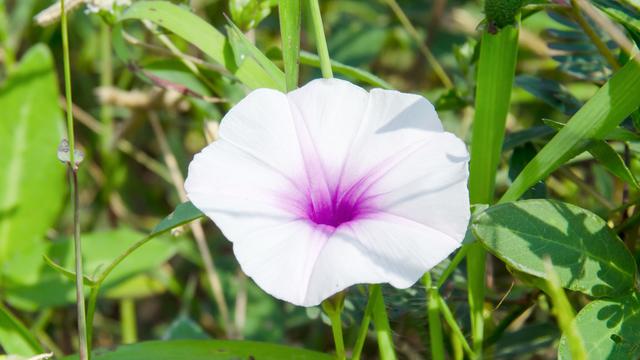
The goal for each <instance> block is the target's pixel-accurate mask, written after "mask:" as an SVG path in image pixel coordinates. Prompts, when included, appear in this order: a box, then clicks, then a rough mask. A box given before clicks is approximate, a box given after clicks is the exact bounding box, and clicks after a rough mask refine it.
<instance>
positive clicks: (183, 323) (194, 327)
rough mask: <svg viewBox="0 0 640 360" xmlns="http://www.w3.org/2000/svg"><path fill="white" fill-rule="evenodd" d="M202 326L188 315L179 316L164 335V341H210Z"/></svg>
mask: <svg viewBox="0 0 640 360" xmlns="http://www.w3.org/2000/svg"><path fill="white" fill-rule="evenodd" d="M210 338H211V337H210V336H209V335H207V333H205V332H204V330H202V328H201V327H200V325H198V323H196V322H195V321H193V320H191V318H189V317H188V316H186V315H179V316H178V317H177V318H176V319H175V320H174V321H173V322H172V323H171V325H169V328H167V330H166V331H165V333H164V335H162V340H180V339H210Z"/></svg>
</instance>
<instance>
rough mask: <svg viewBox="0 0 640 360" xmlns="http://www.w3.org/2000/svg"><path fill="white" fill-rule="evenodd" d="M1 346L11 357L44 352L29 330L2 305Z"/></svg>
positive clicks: (0, 323)
mask: <svg viewBox="0 0 640 360" xmlns="http://www.w3.org/2000/svg"><path fill="white" fill-rule="evenodd" d="M0 345H1V346H2V349H4V351H5V353H7V354H10V355H20V356H32V355H37V354H41V353H43V352H44V351H43V350H42V347H41V346H40V344H39V343H38V340H36V339H35V338H34V337H33V335H32V334H31V332H30V331H29V329H27V328H26V327H25V326H24V325H23V324H22V323H21V322H20V320H18V319H17V318H16V317H15V316H13V314H11V312H9V309H7V308H6V307H4V305H2V304H0Z"/></svg>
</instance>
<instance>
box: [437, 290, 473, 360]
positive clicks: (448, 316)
mask: <svg viewBox="0 0 640 360" xmlns="http://www.w3.org/2000/svg"><path fill="white" fill-rule="evenodd" d="M437 297H438V307H439V308H440V312H442V317H443V318H444V320H445V321H446V322H447V325H449V327H450V328H451V331H453V334H454V335H455V336H456V337H457V338H458V340H459V341H460V343H461V344H462V348H463V349H464V351H465V352H466V353H467V355H468V356H469V358H471V359H477V357H476V354H475V353H474V352H473V350H471V347H470V346H469V343H468V342H467V339H465V337H464V334H463V333H462V330H460V327H459V326H458V323H457V322H456V319H455V318H454V317H453V314H452V313H451V310H450V309H449V306H448V305H447V303H446V302H445V301H444V299H443V298H442V296H440V294H437Z"/></svg>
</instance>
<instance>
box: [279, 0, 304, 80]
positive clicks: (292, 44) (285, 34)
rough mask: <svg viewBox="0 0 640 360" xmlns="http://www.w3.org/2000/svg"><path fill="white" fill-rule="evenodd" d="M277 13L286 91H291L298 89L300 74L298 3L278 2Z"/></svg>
mask: <svg viewBox="0 0 640 360" xmlns="http://www.w3.org/2000/svg"><path fill="white" fill-rule="evenodd" d="M278 13H279V19H280V38H281V39H282V59H283V60H284V73H285V77H286V85H287V91H292V90H294V89H295V88H297V87H298V73H299V72H300V60H299V58H300V20H301V17H302V16H301V12H300V1H282V0H280V1H279V2H278Z"/></svg>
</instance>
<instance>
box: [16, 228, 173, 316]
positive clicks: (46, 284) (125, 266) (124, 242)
mask: <svg viewBox="0 0 640 360" xmlns="http://www.w3.org/2000/svg"><path fill="white" fill-rule="evenodd" d="M144 237H145V234H143V233H140V232H137V231H133V230H130V229H127V228H119V229H116V230H112V231H105V232H95V233H88V234H83V236H82V244H83V259H84V264H85V274H87V276H90V277H93V276H94V275H97V274H98V273H99V272H100V271H102V270H104V268H105V267H106V266H107V265H108V264H109V263H110V262H111V261H112V260H113V259H115V258H116V257H117V256H118V255H120V254H121V253H123V252H124V251H125V250H126V249H127V248H128V247H129V246H131V245H132V244H134V243H135V242H137V241H138V240H140V239H142V238H144ZM177 248H178V241H176V240H175V239H171V238H160V239H155V240H154V241H153V242H150V243H149V244H146V245H145V246H144V247H141V248H140V249H138V250H137V251H136V252H134V253H132V254H131V255H130V256H129V257H127V258H126V259H125V260H124V261H123V262H122V263H121V264H120V265H119V266H118V267H117V268H115V269H114V270H113V272H112V273H111V275H110V276H109V277H108V278H107V280H106V282H105V283H104V285H103V289H105V294H106V293H108V292H109V291H110V290H111V289H115V288H117V287H120V286H121V285H123V284H125V282H127V281H130V280H131V279H132V278H135V277H136V276H138V275H142V274H145V273H148V272H150V271H152V270H156V269H157V268H158V267H159V266H160V265H161V264H162V263H164V262H165V261H166V260H167V259H169V258H171V257H172V256H173V255H174V254H175V253H176V252H177ZM43 254H46V255H47V257H49V258H50V259H51V260H52V261H55V262H56V263H57V264H59V265H60V266H61V267H63V268H65V269H73V264H74V261H73V259H74V257H73V242H72V241H71V239H64V240H61V241H55V242H52V243H46V244H41V245H40V246H37V247H33V248H31V249H29V250H28V251H25V252H23V253H21V254H19V255H16V256H14V257H13V258H12V259H10V260H9V261H7V262H6V263H5V277H6V284H7V286H6V290H5V291H6V292H5V294H6V298H7V300H8V301H9V302H10V303H11V304H12V305H13V306H16V307H18V308H20V309H24V310H28V311H32V310H36V309H37V308H40V307H46V306H61V305H66V304H70V303H73V302H74V301H75V292H74V291H75V290H74V289H75V285H74V282H73V281H70V280H69V279H68V278H67V277H66V276H63V275H61V274H60V273H59V272H58V271H56V270H54V269H52V268H51V267H50V266H49V265H47V264H46V263H45V261H44V260H43V258H42V255H43ZM67 271H68V272H71V271H70V270H67ZM146 279H148V278H146ZM138 281H143V282H144V281H147V280H142V279H141V280H138ZM145 284H148V281H147V282H146V283H145ZM148 285H149V286H151V285H152V284H148ZM141 286H142V285H141V283H138V286H137V287H136V288H140V287H141ZM85 290H87V291H88V288H86V289H85ZM123 295H126V294H123Z"/></svg>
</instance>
